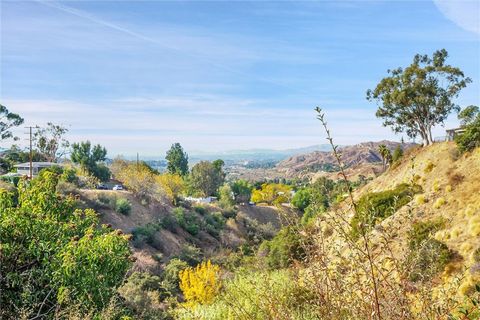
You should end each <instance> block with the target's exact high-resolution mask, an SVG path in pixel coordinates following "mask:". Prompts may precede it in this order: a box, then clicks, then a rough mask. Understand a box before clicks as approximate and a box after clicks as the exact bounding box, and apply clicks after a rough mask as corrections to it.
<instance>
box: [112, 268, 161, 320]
mask: <svg viewBox="0 0 480 320" xmlns="http://www.w3.org/2000/svg"><path fill="white" fill-rule="evenodd" d="M118 292H119V294H120V296H121V297H122V298H123V299H124V300H125V304H126V305H127V306H128V307H129V308H130V309H132V310H133V311H135V313H136V314H141V315H142V319H152V320H153V319H162V318H164V316H165V315H164V312H163V310H162V300H163V299H164V298H166V297H167V296H168V293H167V291H166V290H165V288H163V286H162V284H161V279H160V277H158V276H155V275H151V274H149V273H144V272H134V273H133V274H132V275H131V276H130V277H129V278H128V280H127V281H126V283H125V284H124V285H123V286H121V287H120V288H119V289H118Z"/></svg>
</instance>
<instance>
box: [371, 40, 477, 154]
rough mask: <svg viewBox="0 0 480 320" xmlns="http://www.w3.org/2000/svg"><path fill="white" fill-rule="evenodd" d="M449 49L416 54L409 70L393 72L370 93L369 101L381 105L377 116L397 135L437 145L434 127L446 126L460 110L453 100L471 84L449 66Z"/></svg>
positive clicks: (457, 69)
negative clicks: (402, 133) (404, 135)
mask: <svg viewBox="0 0 480 320" xmlns="http://www.w3.org/2000/svg"><path fill="white" fill-rule="evenodd" d="M447 57H448V53H447V51H446V50H445V49H442V50H438V51H436V52H434V53H433V57H431V58H430V57H429V56H428V55H419V54H417V55H415V57H414V58H413V62H412V64H411V65H410V66H408V67H406V68H404V69H403V68H397V69H394V70H389V71H388V73H389V76H388V77H386V78H383V79H382V80H381V81H380V83H379V84H378V85H377V86H376V88H375V89H374V90H373V91H372V90H368V91H367V99H368V100H376V101H378V102H379V103H381V105H380V106H379V108H378V110H377V113H376V116H377V117H379V118H382V119H383V120H384V121H383V125H384V126H390V127H392V130H393V131H394V132H395V133H400V132H406V134H407V135H408V136H409V137H411V138H415V137H416V136H417V135H420V136H421V138H422V140H423V144H424V145H430V144H432V143H433V138H432V127H433V126H435V125H436V124H443V123H444V121H445V119H446V118H447V117H448V115H449V114H450V112H452V111H454V110H455V111H458V110H459V107H458V106H457V105H456V104H455V103H454V102H453V101H452V100H453V99H454V98H456V97H457V96H458V95H459V93H460V91H461V89H463V88H465V87H466V85H467V84H468V83H470V82H471V79H470V78H468V77H467V78H465V76H464V74H463V72H462V71H461V70H460V69H459V68H456V67H453V66H451V65H448V64H446V59H447Z"/></svg>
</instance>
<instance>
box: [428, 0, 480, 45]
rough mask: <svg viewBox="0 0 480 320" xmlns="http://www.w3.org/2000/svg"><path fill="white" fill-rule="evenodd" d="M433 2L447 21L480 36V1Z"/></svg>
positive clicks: (440, 0)
mask: <svg viewBox="0 0 480 320" xmlns="http://www.w3.org/2000/svg"><path fill="white" fill-rule="evenodd" d="M433 2H434V3H435V5H436V6H437V8H438V10H440V12H442V14H443V15H444V16H445V17H446V18H447V19H449V20H450V21H452V22H453V23H455V24H456V25H458V26H459V27H461V28H463V29H465V30H467V31H471V32H474V33H476V34H477V35H479V36H480V1H478V0H434V1H433Z"/></svg>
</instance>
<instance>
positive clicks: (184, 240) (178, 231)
mask: <svg viewBox="0 0 480 320" xmlns="http://www.w3.org/2000/svg"><path fill="white" fill-rule="evenodd" d="M80 196H81V199H82V200H83V202H84V203H85V207H92V208H95V210H96V211H97V212H98V213H99V215H100V220H101V222H102V223H104V224H110V225H111V226H112V228H114V229H120V230H122V231H123V232H124V233H127V234H134V233H135V230H138V229H139V228H142V227H145V226H149V225H155V226H157V229H156V230H153V231H152V235H151V240H150V241H148V242H146V243H145V242H143V243H140V244H138V243H135V241H133V240H134V239H133V240H132V246H131V247H132V250H133V252H134V256H135V258H136V262H135V267H134V269H135V270H140V271H148V272H152V273H157V272H158V271H159V270H160V268H161V266H162V265H163V264H164V263H165V262H167V261H168V260H169V259H170V258H172V257H175V256H179V255H181V254H182V251H184V250H185V248H188V247H191V246H194V247H196V248H199V249H200V252H201V254H202V255H204V256H211V255H214V254H216V253H218V252H219V251H220V250H223V249H232V250H234V249H236V248H237V247H238V246H240V245H242V244H244V243H246V242H251V241H255V240H256V239H255V237H259V236H260V237H261V236H262V235H264V236H266V237H271V236H273V235H274V234H275V233H276V232H277V231H278V230H279V229H280V228H281V227H282V225H284V224H285V223H287V221H286V220H285V219H284V217H285V216H292V217H293V216H295V215H296V214H297V213H296V212H295V211H293V210H290V209H287V208H286V209H285V210H282V212H280V211H279V209H278V208H276V207H259V206H258V207H257V206H248V205H245V206H238V207H237V208H236V212H235V214H233V215H232V213H231V212H223V210H222V209H221V208H219V207H218V206H216V205H214V204H213V205H194V204H191V205H189V204H185V206H184V207H182V210H184V211H185V212H186V213H187V214H190V215H193V216H194V217H196V219H197V221H198V223H199V224H200V225H202V224H205V220H206V217H207V215H208V214H216V213H221V214H223V215H224V220H225V223H224V226H223V227H222V228H221V231H220V232H219V234H218V235H212V234H209V233H208V232H206V231H205V230H203V229H202V228H200V230H199V232H198V234H195V235H192V234H190V233H189V232H187V230H185V229H184V228H182V227H181V226H180V225H178V223H172V226H171V227H170V228H166V227H160V226H159V225H161V222H160V221H162V220H163V219H170V220H171V221H173V220H175V217H174V214H173V211H174V209H175V207H173V206H172V205H171V204H169V203H160V202H157V201H151V202H150V203H145V202H143V203H142V202H141V201H139V199H138V198H137V197H136V196H135V195H134V194H133V193H132V192H130V191H113V190H86V189H83V190H80ZM121 198H123V199H127V200H128V202H129V203H130V205H131V211H130V213H129V214H121V213H119V212H117V211H116V210H115V208H114V206H112V204H110V203H108V201H112V199H113V200H114V201H115V200H117V199H121ZM102 200H103V201H102ZM198 207H200V208H201V209H202V210H198ZM196 209H197V210H196ZM259 240H260V238H259Z"/></svg>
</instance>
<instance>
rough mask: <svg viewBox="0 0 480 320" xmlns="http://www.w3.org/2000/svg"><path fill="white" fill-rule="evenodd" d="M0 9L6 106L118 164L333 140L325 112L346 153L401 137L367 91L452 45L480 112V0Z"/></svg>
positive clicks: (466, 98) (107, 3) (462, 100)
mask: <svg viewBox="0 0 480 320" xmlns="http://www.w3.org/2000/svg"><path fill="white" fill-rule="evenodd" d="M0 1H1V5H0V10H1V12H0V17H1V24H0V27H1V39H0V45H1V47H0V63H1V65H0V72H1V74H0V103H1V104H3V105H5V106H7V107H8V108H9V110H10V111H12V112H15V113H19V114H20V115H21V116H23V117H24V118H25V126H30V125H33V126H35V125H38V126H45V125H46V123H47V122H53V123H56V124H62V125H64V126H66V127H68V129H69V133H68V139H69V140H70V141H73V142H74V141H83V140H90V141H91V142H92V143H100V144H102V145H104V146H105V147H106V148H107V149H108V151H109V156H111V157H113V156H115V155H117V154H122V155H125V156H129V155H133V154H136V153H137V152H138V153H140V155H143V156H156V155H159V156H163V155H164V153H165V151H166V150H167V149H168V148H169V146H170V145H171V144H172V143H174V142H180V143H181V144H182V145H183V146H184V148H185V150H186V151H187V152H196V151H208V152H217V151H225V150H231V149H254V148H262V149H287V148H297V147H304V146H309V145H314V144H322V143H325V142H326V141H325V133H324V132H323V130H322V127H321V126H320V123H319V122H318V120H316V118H315V116H316V115H315V112H314V111H313V109H314V107H316V106H320V107H322V108H323V109H324V111H325V113H326V118H327V120H328V124H329V127H330V129H331V132H332V135H333V136H334V139H335V142H336V143H337V144H354V143H358V142H363V141H378V140H382V139H391V140H396V141H399V140H400V139H401V137H402V135H394V134H393V133H392V132H391V130H390V129H389V128H384V127H382V121H381V120H380V119H377V118H376V117H375V110H376V108H377V105H376V104H375V103H374V102H369V101H367V100H366V98H365V96H366V94H365V92H366V91H367V89H373V88H374V87H375V85H376V84H377V83H378V81H380V80H381V79H382V78H383V77H385V76H386V75H387V70H388V69H393V68H397V67H401V66H407V65H408V64H410V63H411V61H412V59H413V56H414V55H415V54H416V53H421V54H429V55H431V54H432V53H433V52H434V51H435V50H438V49H442V48H445V49H447V51H448V52H449V58H448V60H447V61H448V63H450V64H452V65H454V66H457V67H460V68H461V69H462V70H463V71H464V73H465V75H467V76H469V77H471V78H472V80H473V82H472V83H471V84H470V85H469V86H468V87H467V88H466V89H464V90H463V91H462V93H461V95H460V97H459V98H458V99H457V100H456V102H457V103H458V104H459V105H461V106H467V105H471V104H476V105H480V85H479V82H480V18H479V17H480V1H427V0H424V1H410V0H409V1H155V0H151V1H113V0H103V1H41V0H39V1H21V0H15V1H6V0H0ZM457 124H458V121H457V120H456V116H455V115H452V116H451V117H450V118H449V119H448V121H447V123H446V126H447V127H452V126H456V125H457ZM24 132H25V129H24V128H18V129H17V130H16V133H17V134H18V135H21V136H22V140H20V141H19V143H20V144H22V145H25V144H26V140H25V138H26V136H25V135H24ZM434 135H435V136H441V135H444V128H442V127H437V128H435V130H434ZM6 143H7V142H6ZM8 144H9V143H8Z"/></svg>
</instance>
